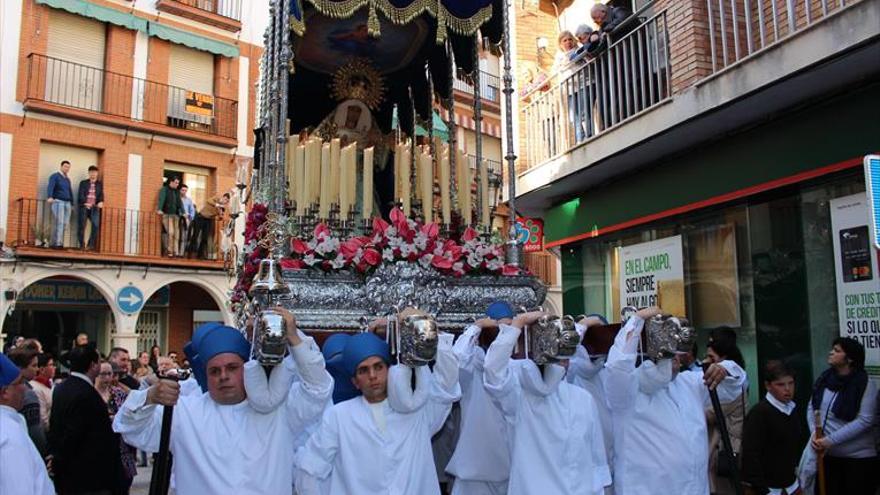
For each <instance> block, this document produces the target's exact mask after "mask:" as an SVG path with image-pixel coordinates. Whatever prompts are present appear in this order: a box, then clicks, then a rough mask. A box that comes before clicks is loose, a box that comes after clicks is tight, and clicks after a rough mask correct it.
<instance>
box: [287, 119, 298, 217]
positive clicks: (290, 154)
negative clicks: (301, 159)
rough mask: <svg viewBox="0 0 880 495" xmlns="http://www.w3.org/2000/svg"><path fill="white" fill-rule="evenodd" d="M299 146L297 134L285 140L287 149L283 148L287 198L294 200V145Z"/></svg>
mask: <svg viewBox="0 0 880 495" xmlns="http://www.w3.org/2000/svg"><path fill="white" fill-rule="evenodd" d="M297 146H299V136H298V135H293V136H290V139H289V140H288V141H287V150H285V156H286V158H287V159H286V160H285V161H286V163H285V164H284V173H285V175H286V177H287V199H288V200H290V201H296V160H295V159H294V157H295V156H296V147H297Z"/></svg>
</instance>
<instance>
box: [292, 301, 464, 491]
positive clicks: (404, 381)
mask: <svg viewBox="0 0 880 495" xmlns="http://www.w3.org/2000/svg"><path fill="white" fill-rule="evenodd" d="M406 313H407V311H404V312H402V313H401V317H402V318H405V317H406ZM451 337H452V336H451V335H441V336H440V338H439V343H438V350H437V360H436V364H435V365H434V371H433V372H431V370H430V369H429V368H428V366H418V367H415V368H411V367H409V366H405V365H402V364H398V365H394V366H392V367H391V368H390V369H389V364H390V362H391V356H390V353H389V349H388V344H387V343H385V341H383V340H381V339H380V338H378V337H376V335H374V334H372V333H361V334H357V335H353V336H352V337H351V338H350V339H348V342H347V343H346V344H345V349H344V350H343V361H344V363H345V369H346V371H347V373H348V375H349V376H350V377H351V380H352V383H353V384H354V385H355V387H356V388H357V389H358V390H359V391H360V393H361V395H360V396H358V397H355V398H353V399H350V400H347V401H344V402H340V403H338V404H335V405H334V406H333V407H331V408H330V409H328V410H327V412H326V413H325V414H324V418H323V420H322V422H321V424H320V426H319V427H318V428H317V430H316V431H315V433H314V434H313V435H312V436H311V438H309V440H308V442H306V445H305V446H304V447H303V448H301V449H300V450H299V451H298V452H297V454H296V465H297V468H298V469H299V470H300V471H302V473H303V474H304V476H301V475H300V474H299V473H298V474H297V476H296V479H297V490H298V491H297V493H299V494H300V495H313V494H317V493H324V492H322V488H320V487H319V486H318V485H319V484H321V483H322V480H327V479H329V487H327V485H326V483H325V482H324V486H325V487H327V488H329V491H328V493H329V494H330V495H350V494H371V495H391V494H419V495H432V494H434V495H439V494H440V491H439V484H438V482H437V472H436V469H435V466H434V458H433V454H432V452H431V436H432V435H434V434H435V433H436V432H437V431H439V430H440V428H441V427H442V426H443V423H444V421H445V420H446V417H447V416H448V415H449V411H450V410H451V408H452V403H453V402H455V401H457V400H458V399H459V398H460V396H461V389H460V387H459V385H458V363H457V362H456V360H455V357H454V355H453V353H452V339H451ZM413 373H415V383H416V390H415V391H413V390H412V386H411V383H412V377H413Z"/></svg>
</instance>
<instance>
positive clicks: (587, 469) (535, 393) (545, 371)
mask: <svg viewBox="0 0 880 495" xmlns="http://www.w3.org/2000/svg"><path fill="white" fill-rule="evenodd" d="M542 316H544V313H541V312H531V313H523V314H519V315H517V316H515V317H513V318H512V319H510V318H504V319H502V320H500V321H498V322H497V323H498V328H499V333H498V337H496V338H495V341H494V342H492V345H490V346H489V350H488V351H486V359H485V362H484V368H483V386H484V387H485V388H486V392H487V393H488V394H489V396H490V397H491V398H492V400H493V401H494V402H495V404H496V405H497V406H498V407H499V409H500V410H501V412H502V414H503V416H504V418H505V420H506V422H507V424H508V431H509V434H510V445H511V453H510V481H509V484H508V493H509V494H510V495H532V494H535V493H553V494H556V495H600V494H602V493H603V492H604V489H605V487H606V486H608V485H610V484H611V472H610V470H609V468H608V463H607V460H606V457H605V446H604V441H603V437H602V427H601V424H600V422H599V413H598V411H597V410H596V404H595V402H594V401H593V398H592V397H591V396H590V394H589V393H587V392H586V391H585V390H583V389H582V388H580V387H576V386H574V385H572V384H570V383H568V382H566V381H565V374H566V371H567V367H568V360H567V359H565V358H562V357H560V358H558V360H556V361H555V362H553V361H551V362H548V363H546V364H542V365H540V366H539V365H538V364H536V363H535V361H533V360H532V359H523V360H519V362H518V363H517V365H516V366H513V365H512V363H511V355H512V353H513V350H514V348H515V347H516V343H517V341H518V340H519V336H520V333H521V332H522V330H523V329H524V328H525V327H528V326H531V325H534V324H535V323H536V322H537V321H538V319H540V318H541V317H542ZM575 328H576V329H577V331H578V334H579V335H580V336H583V332H584V331H585V327H584V326H583V325H582V324H581V322H579V323H578V324H577V325H576V326H575Z"/></svg>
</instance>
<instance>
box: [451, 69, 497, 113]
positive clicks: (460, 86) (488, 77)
mask: <svg viewBox="0 0 880 495" xmlns="http://www.w3.org/2000/svg"><path fill="white" fill-rule="evenodd" d="M452 87H453V89H456V90H458V91H461V92H462V93H465V94H467V95H469V96H471V97H473V95H474V85H473V84H472V82H470V81H465V80H464V79H462V78H459V77H456V78H455V80H454V81H453V82H452ZM480 98H482V99H483V101H486V102H489V103H494V104H495V105H500V104H501V79H500V78H499V77H498V76H496V75H494V74H490V73H488V72H486V71H484V70H481V71H480Z"/></svg>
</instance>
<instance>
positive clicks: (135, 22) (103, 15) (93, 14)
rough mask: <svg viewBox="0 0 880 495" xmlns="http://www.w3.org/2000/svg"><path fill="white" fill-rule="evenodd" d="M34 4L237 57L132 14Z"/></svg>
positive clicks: (53, 1) (232, 50) (42, 0)
mask: <svg viewBox="0 0 880 495" xmlns="http://www.w3.org/2000/svg"><path fill="white" fill-rule="evenodd" d="M36 2H37V3H39V4H44V5H47V6H49V7H52V8H55V9H62V10H66V11H67V12H70V13H72V14H77V15H81V16H83V17H89V18H92V19H95V20H98V21H101V22H109V23H110V24H115V25H117V26H122V27H124V28H128V29H132V30H135V31H142V32H144V33H147V34H148V35H150V36H155V37H157V38H161V39H163V40H166V41H170V42H172V43H177V44H179V45H184V46H188V47H190V48H195V49H196V50H202V51H205V52H210V53H213V54H215V55H222V56H224V57H238V55H239V49H238V47H237V46H235V45H231V44H229V43H223V42H222V41H217V40H212V39H210V38H205V37H204V36H199V35H197V34H192V33H188V32H186V31H182V30H180V29H175V28H172V27H169V26H164V25H162V24H158V23H155V22H150V21H148V20H146V19H142V18H140V17H137V16H135V15H133V14H129V13H127V12H122V11H119V10H116V9H111V8H109V7H102V6H100V5H95V4H93V3H91V2H87V1H86V0H36Z"/></svg>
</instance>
